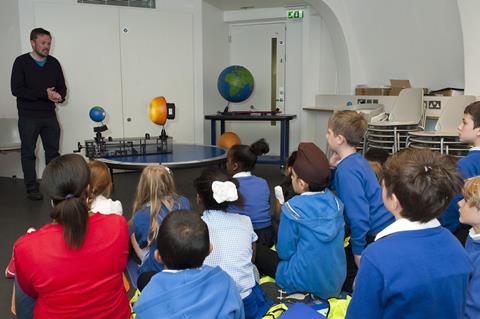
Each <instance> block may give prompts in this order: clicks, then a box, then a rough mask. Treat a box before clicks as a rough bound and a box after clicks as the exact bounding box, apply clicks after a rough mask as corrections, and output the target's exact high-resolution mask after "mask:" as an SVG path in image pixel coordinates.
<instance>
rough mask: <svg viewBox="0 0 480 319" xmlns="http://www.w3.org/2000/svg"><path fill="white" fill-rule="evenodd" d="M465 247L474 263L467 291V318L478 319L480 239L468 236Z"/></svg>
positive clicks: (479, 306) (479, 301)
mask: <svg viewBox="0 0 480 319" xmlns="http://www.w3.org/2000/svg"><path fill="white" fill-rule="evenodd" d="M465 249H466V251H467V255H468V257H469V258H470V261H471V262H472V265H473V275H472V279H471V280H470V283H469V287H468V291H467V306H466V308H465V318H468V319H477V318H480V240H473V239H472V238H471V237H470V236H468V238H467V242H466V243H465Z"/></svg>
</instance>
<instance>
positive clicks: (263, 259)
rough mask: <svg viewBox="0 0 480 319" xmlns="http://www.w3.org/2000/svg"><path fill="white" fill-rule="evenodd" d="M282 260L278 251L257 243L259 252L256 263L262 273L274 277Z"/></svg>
mask: <svg viewBox="0 0 480 319" xmlns="http://www.w3.org/2000/svg"><path fill="white" fill-rule="evenodd" d="M279 262H280V258H279V257H278V253H277V252H276V251H274V250H271V249H270V248H269V247H267V246H264V245H257V254H256V257H255V265H256V266H257V268H258V272H259V273H260V275H267V276H270V277H272V278H275V273H276V272H277V266H278V263H279Z"/></svg>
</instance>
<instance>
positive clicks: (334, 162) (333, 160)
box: [328, 152, 340, 168]
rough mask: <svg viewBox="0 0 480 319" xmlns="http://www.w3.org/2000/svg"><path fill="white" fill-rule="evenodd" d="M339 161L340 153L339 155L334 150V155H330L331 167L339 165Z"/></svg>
mask: <svg viewBox="0 0 480 319" xmlns="http://www.w3.org/2000/svg"><path fill="white" fill-rule="evenodd" d="M338 161H340V155H338V154H337V153H335V152H333V153H332V156H331V157H330V160H329V161H328V163H329V164H330V167H331V168H335V167H337V163H338Z"/></svg>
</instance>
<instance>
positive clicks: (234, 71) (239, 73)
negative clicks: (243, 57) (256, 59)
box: [217, 65, 254, 103]
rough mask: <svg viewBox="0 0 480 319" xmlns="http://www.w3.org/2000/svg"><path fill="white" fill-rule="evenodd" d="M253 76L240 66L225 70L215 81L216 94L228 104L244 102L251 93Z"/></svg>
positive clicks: (232, 66)
mask: <svg viewBox="0 0 480 319" xmlns="http://www.w3.org/2000/svg"><path fill="white" fill-rule="evenodd" d="M253 83H254V81H253V75H252V73H250V71H248V70H247V68H245V67H243V66H241V65H231V66H229V67H227V68H225V69H224V70H223V71H222V72H221V73H220V75H219V76H218V80H217V88H218V92H219V93H220V95H221V96H223V98H224V99H225V100H227V101H228V102H233V103H238V102H242V101H245V100H246V99H248V97H249V96H250V95H251V94H252V92H253Z"/></svg>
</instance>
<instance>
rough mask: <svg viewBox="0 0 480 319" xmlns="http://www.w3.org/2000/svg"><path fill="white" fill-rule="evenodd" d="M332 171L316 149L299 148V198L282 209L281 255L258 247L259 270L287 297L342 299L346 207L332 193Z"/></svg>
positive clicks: (294, 174) (295, 173) (294, 182)
mask: <svg viewBox="0 0 480 319" xmlns="http://www.w3.org/2000/svg"><path fill="white" fill-rule="evenodd" d="M329 179H330V168H329V164H328V160H327V158H326V156H325V154H324V153H323V152H322V150H320V149H319V148H318V147H317V146H316V145H315V144H313V143H300V145H299V146H298V151H297V158H296V160H295V163H294V164H293V168H292V185H293V189H294V190H295V193H296V194H298V195H296V196H294V197H293V198H291V199H290V200H289V201H288V202H286V203H285V204H284V205H283V206H282V213H281V214H282V215H281V218H280V226H279V229H278V242H277V251H278V255H277V253H276V252H274V251H273V250H271V249H269V248H268V247H265V246H261V245H258V247H257V256H256V265H257V267H258V270H259V271H260V273H261V274H265V275H268V276H271V277H275V280H276V283H277V285H278V286H279V287H280V288H282V289H284V290H286V292H287V293H295V292H307V293H311V294H313V295H315V296H317V297H320V298H324V299H328V298H330V297H337V296H338V295H339V294H340V291H341V288H342V284H343V282H344V280H345V273H346V264H345V251H344V249H343V239H344V235H345V231H344V225H345V223H344V220H343V205H342V203H341V201H340V200H339V199H338V198H337V197H336V196H335V195H334V194H333V193H332V192H331V191H330V190H329V189H328V188H327V185H328V183H329Z"/></svg>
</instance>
